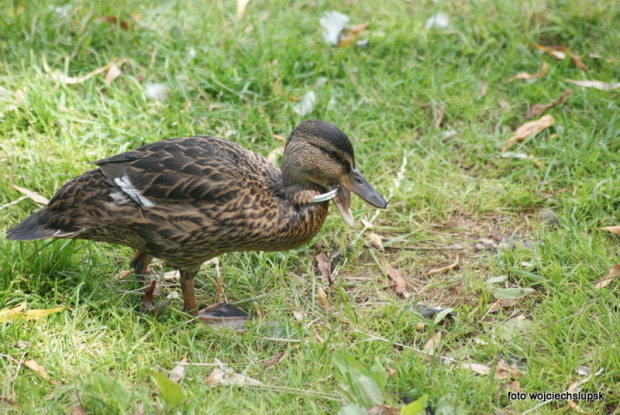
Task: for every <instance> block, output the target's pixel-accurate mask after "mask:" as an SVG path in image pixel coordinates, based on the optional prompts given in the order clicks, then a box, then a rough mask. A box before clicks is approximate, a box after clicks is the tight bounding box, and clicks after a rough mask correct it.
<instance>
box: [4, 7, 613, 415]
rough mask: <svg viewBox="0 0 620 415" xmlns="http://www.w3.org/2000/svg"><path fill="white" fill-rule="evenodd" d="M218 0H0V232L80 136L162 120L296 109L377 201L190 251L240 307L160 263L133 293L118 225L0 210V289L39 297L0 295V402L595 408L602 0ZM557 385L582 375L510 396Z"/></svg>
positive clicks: (270, 127) (159, 132)
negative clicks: (235, 323)
mask: <svg viewBox="0 0 620 415" xmlns="http://www.w3.org/2000/svg"><path fill="white" fill-rule="evenodd" d="M236 8H237V4H236V2H234V1H233V0H229V1H221V0H220V1H216V0H213V1H208V0H205V1H198V0H194V1H191V0H177V1H167V0H164V1H157V2H156V1H147V0H137V1H133V2H126V1H120V0H110V1H107V2H94V1H90V2H89V1H78V0H75V1H52V0H32V1H20V0H13V1H4V2H1V3H0V234H2V235H4V233H5V232H6V231H7V230H8V229H10V228H11V227H12V226H14V225H15V224H16V223H18V222H19V221H20V220H22V219H24V218H26V217H27V216H28V215H29V214H30V213H32V212H33V211H35V210H36V209H38V208H40V207H41V206H42V204H41V197H44V198H50V197H51V196H52V195H53V194H54V192H55V190H57V189H58V188H59V187H60V186H61V185H62V184H64V183H65V182H66V181H68V180H69V179H70V178H72V177H74V176H77V175H79V174H81V173H82V172H85V171H87V170H89V169H92V168H93V166H92V164H90V162H92V161H94V160H98V159H102V158H104V157H108V156H111V155H114V154H117V153H119V152H122V151H126V150H130V149H132V148H136V147H138V146H141V145H143V144H145V143H150V142H154V141H157V140H160V139H164V138H170V137H179V136H188V135H216V136H220V137H225V138H228V139H230V140H232V141H235V142H237V143H239V144H241V145H243V146H244V147H246V148H249V149H251V150H253V151H256V152H258V153H261V154H263V155H265V156H267V155H270V154H271V155H272V156H274V155H276V154H277V151H278V149H280V148H281V146H282V144H283V143H282V138H285V137H287V136H288V134H289V133H290V131H291V130H292V128H294V127H295V125H297V124H299V123H300V122H301V121H303V120H306V119H311V118H317V119H322V120H326V121H329V122H332V123H334V124H335V125H337V126H338V127H340V128H341V129H342V130H343V131H344V132H345V133H346V134H347V135H348V136H349V137H350V138H351V141H352V143H353V145H354V147H355V151H356V161H357V164H358V167H359V169H360V170H361V171H362V173H363V174H364V175H365V177H366V178H367V179H368V180H369V181H370V182H371V183H372V184H373V185H374V187H375V188H376V189H377V190H378V191H379V192H380V193H381V194H382V195H383V196H384V197H385V198H386V199H388V202H389V206H388V209H387V210H385V211H377V210H375V209H374V208H372V207H369V206H367V205H365V204H363V203H362V202H361V201H360V200H359V199H356V200H355V201H354V205H353V208H354V209H353V211H354V212H353V213H354V217H355V219H356V223H355V226H354V227H348V226H347V225H346V223H344V221H343V220H342V218H341V217H340V216H339V215H338V214H337V211H336V209H335V208H334V207H333V206H332V208H331V210H330V211H331V212H330V215H329V217H328V219H327V222H326V224H325V225H324V227H323V229H322V230H321V231H320V233H319V234H318V235H317V236H316V237H315V239H314V240H313V241H312V242H311V243H309V244H307V245H306V246H304V247H302V248H300V249H296V250H292V251H287V252H278V253H261V252H251V253H233V254H227V255H223V256H221V257H220V258H219V262H218V263H217V264H206V265H205V266H204V267H203V268H202V270H201V272H200V273H199V276H198V277H197V286H198V292H199V299H200V301H201V302H202V303H203V304H209V303H212V302H213V301H214V297H215V286H216V282H217V280H218V277H219V276H220V275H221V276H222V278H223V293H224V296H225V298H226V299H227V300H228V301H229V302H231V303H235V304H236V305H237V306H238V307H240V308H241V309H243V310H244V311H246V312H247V313H248V314H250V316H251V319H250V320H249V321H248V322H247V323H246V325H245V330H244V331H242V332H236V331H234V330H228V329H220V330H216V329H213V328H211V327H208V326H206V325H205V324H202V323H196V322H194V321H192V320H191V319H190V318H189V316H188V315H187V314H185V313H183V312H181V311H180V309H181V304H182V302H181V300H180V298H179V291H180V288H179V286H178V280H176V279H174V278H166V277H165V276H164V272H165V271H169V269H167V268H165V267H159V268H157V271H158V272H159V274H160V275H159V277H158V279H159V282H160V284H159V285H160V287H161V293H160V296H159V297H157V301H158V302H162V301H164V300H166V301H167V302H168V307H167V308H166V309H165V310H164V311H163V312H162V313H161V314H158V315H156V314H151V313H148V312H145V311H144V310H143V308H142V302H141V292H142V289H143V288H144V286H145V284H144V283H143V281H141V280H138V279H137V278H135V277H134V276H133V275H129V276H124V275H125V273H124V271H126V270H128V269H129V260H130V259H131V256H132V252H131V250H129V249H128V248H125V247H121V246H114V245H105V244H97V243H91V242H86V241H69V240H44V241H36V242H28V243H26V242H14V241H8V240H5V239H4V237H2V238H0V310H2V309H9V308H13V307H18V306H20V305H22V307H23V303H24V302H26V304H25V309H26V310H30V313H33V312H34V313H36V312H37V310H48V309H54V308H58V307H66V308H64V309H62V310H60V311H58V310H55V311H57V312H54V313H50V314H49V315H46V316H43V317H40V318H38V319H25V318H22V317H24V316H26V314H17V315H15V314H12V315H9V314H8V313H6V312H0V373H1V375H0V412H3V413H26V414H31V413H52V414H57V413H73V414H82V413H87V414H114V413H118V414H140V413H145V414H153V413H213V414H233V413H252V414H262V413H282V414H291V413H298V414H302V413H303V414H306V413H309V414H310V413H317V414H322V413H338V412H339V411H340V413H342V414H364V413H366V410H368V409H370V408H371V407H374V409H372V411H373V412H370V413H374V414H379V413H384V414H388V413H400V409H398V408H403V407H405V408H407V409H405V410H403V413H409V414H415V413H419V411H418V410H417V409H416V408H415V405H416V404H415V403H414V404H410V403H411V402H416V403H417V404H418V405H420V406H422V407H424V406H426V413H427V414H461V413H472V414H486V413H489V414H521V413H531V414H546V413H591V414H620V388H619V387H618V384H620V297H619V295H618V293H619V292H620V278H619V279H614V275H615V273H614V270H617V269H618V267H616V268H613V266H614V265H616V264H620V259H619V256H620V255H619V254H620V239H619V236H618V235H617V234H614V233H613V232H610V231H609V230H604V229H601V228H604V227H611V226H618V225H620V174H619V169H620V123H619V122H618V121H619V117H618V114H619V112H618V106H619V103H620V88H614V85H613V84H614V83H618V82H620V61H619V59H620V31H619V30H618V27H619V24H620V23H619V22H620V4H619V3H618V2H614V1H612V0H601V1H589V0H564V1H560V0H557V1H553V0H548V1H544V0H540V1H524V2H520V1H510V0H481V1H464V0H455V1H452V2H448V1H439V2H433V1H430V0H424V1H404V0H387V1H383V2H381V3H380V4H378V3H377V2H376V1H374V0H358V1H348V2H329V1H321V0H319V1H297V2H294V1H284V0H272V1H267V0H253V1H251V2H250V3H249V4H248V5H247V7H246V8H245V10H240V13H239V14H237V10H236ZM330 11H338V12H340V13H342V14H344V15H346V16H348V17H349V19H350V20H349V22H348V23H347V27H348V29H345V31H344V32H343V36H342V37H341V40H342V44H340V46H334V45H331V44H329V43H328V42H327V41H326V39H325V38H324V36H323V29H322V27H321V25H320V23H319V21H320V19H321V18H322V17H324V15H325V13H326V12H330ZM438 13H441V14H438ZM442 17H447V21H444V20H443V19H442ZM429 19H431V20H429ZM433 22H434V24H432V23H433ZM364 23H369V25H368V27H367V28H364V27H363V26H360V25H362V24H364ZM351 28H355V30H353V32H352V33H350V32H348V30H349V29H351ZM537 45H538V46H537ZM544 47H546V48H547V49H546V50H543V49H544ZM96 70H99V71H98V72H96V73H95V72H93V71H96ZM517 74H520V75H518V76H517ZM515 76H516V78H515ZM573 81H577V82H578V83H577V84H576V83H574V82H573ZM583 81H599V82H603V83H604V84H600V83H599V84H596V83H595V84H592V83H583ZM593 86H594V87H593ZM616 86H619V85H618V84H616ZM596 87H598V88H596ZM566 91H570V92H569V93H566ZM312 95H314V99H312ZM552 103H553V104H552ZM544 104H550V105H549V106H548V108H542V107H541V105H544ZM541 120H542V121H541ZM528 122H533V124H530V126H532V125H533V127H532V128H533V130H530V131H529V132H526V133H525V134H522V137H521V138H523V140H521V141H516V140H512V141H510V142H509V140H510V138H511V137H512V136H513V135H514V134H515V132H518V131H519V129H520V127H521V126H523V125H524V124H526V123H528ZM543 123H546V124H545V125H542V124H543ZM537 126H538V127H540V128H536V127H537ZM526 127H527V125H526ZM507 143H508V144H507ZM509 144H512V145H511V146H510V148H508V146H509ZM20 188H21V190H20ZM32 192H34V194H33V193H32ZM37 195H39V196H37ZM612 230H613V228H612ZM321 253H323V254H324V255H325V258H326V259H327V261H328V262H329V263H330V265H331V268H332V273H331V274H332V275H331V278H327V277H328V276H326V275H324V274H323V273H322V272H321V270H320V269H319V267H318V265H317V259H316V256H317V255H318V254H321ZM323 265H324V264H323ZM616 274H617V272H616ZM166 275H169V274H166ZM608 275H609V276H610V278H608V279H607V280H604V281H603V283H601V280H602V279H603V278H604V277H605V276H608ZM605 284H607V285H605ZM428 307H431V308H437V309H442V310H444V311H440V312H435V313H428V312H427V311H428V310H427V308H428ZM52 311H54V310H52ZM180 362H182V363H180ZM182 368H184V370H182ZM222 371H223V373H225V374H226V375H225V376H224V377H223V378H224V380H217V375H218V373H219V374H221V373H222ZM235 374H236V375H235ZM168 377H171V378H172V380H169V379H168ZM235 379H236V381H235ZM252 379H253V380H255V381H258V382H260V383H258V382H253V381H252ZM227 382H228V383H235V382H237V384H225V383H227ZM250 383H251V384H250ZM565 391H570V392H573V393H579V392H581V393H583V394H596V395H590V396H593V397H594V396H595V397H596V398H597V399H595V400H591V401H588V400H584V399H580V397H579V396H576V397H575V399H572V400H566V399H565V398H566V397H563V398H564V399H552V400H547V401H546V402H545V401H544V400H540V399H537V397H536V396H530V393H532V394H534V393H561V392H565ZM515 397H519V398H522V399H515ZM581 397H583V396H581ZM425 399H426V401H425V402H426V403H425V404H424V400H425ZM378 405H385V406H383V407H379V406H378ZM406 405H409V406H406Z"/></svg>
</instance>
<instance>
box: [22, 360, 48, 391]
mask: <svg viewBox="0 0 620 415" xmlns="http://www.w3.org/2000/svg"><path fill="white" fill-rule="evenodd" d="M24 366H26V367H27V368H28V369H30V370H32V371H33V372H34V373H36V374H37V375H39V376H41V377H42V378H43V379H45V380H47V381H48V382H50V383H51V384H54V385H55V384H56V382H55V381H53V380H51V379H50V377H49V375H48V374H47V371H46V370H45V368H44V367H43V366H40V365H39V364H38V363H37V362H36V361H34V360H26V361H24Z"/></svg>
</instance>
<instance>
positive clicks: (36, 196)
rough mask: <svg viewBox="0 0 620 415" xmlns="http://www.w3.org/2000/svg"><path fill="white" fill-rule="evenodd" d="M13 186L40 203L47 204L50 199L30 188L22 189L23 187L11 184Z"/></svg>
mask: <svg viewBox="0 0 620 415" xmlns="http://www.w3.org/2000/svg"><path fill="white" fill-rule="evenodd" d="M13 188H15V189H17V190H19V191H20V192H21V193H23V194H24V195H26V196H28V197H29V198H30V199H32V201H34V202H36V203H39V204H41V205H47V204H48V203H49V202H50V201H49V199H47V198H45V197H43V196H41V195H40V194H38V193H37V192H33V191H32V190H28V189H24V188H23V187H19V186H15V185H13Z"/></svg>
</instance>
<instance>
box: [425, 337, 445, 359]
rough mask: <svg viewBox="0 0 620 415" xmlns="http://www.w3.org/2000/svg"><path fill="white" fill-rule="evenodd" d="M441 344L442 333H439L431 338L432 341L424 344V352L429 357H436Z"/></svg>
mask: <svg viewBox="0 0 620 415" xmlns="http://www.w3.org/2000/svg"><path fill="white" fill-rule="evenodd" d="M440 343H441V332H440V331H437V332H435V334H433V335H432V336H431V338H430V339H428V341H427V342H426V343H425V344H424V349H423V350H424V351H425V352H426V353H427V354H429V355H431V356H432V355H434V354H435V352H436V351H437V349H438V348H439V345H440Z"/></svg>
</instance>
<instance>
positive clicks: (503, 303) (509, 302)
mask: <svg viewBox="0 0 620 415" xmlns="http://www.w3.org/2000/svg"><path fill="white" fill-rule="evenodd" d="M516 304H517V300H515V299H510V298H502V299H499V300H497V301H496V302H494V303H493V304H491V306H490V307H489V310H488V311H487V313H496V312H498V311H499V310H501V309H503V308H506V307H512V306H514V305H516Z"/></svg>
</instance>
